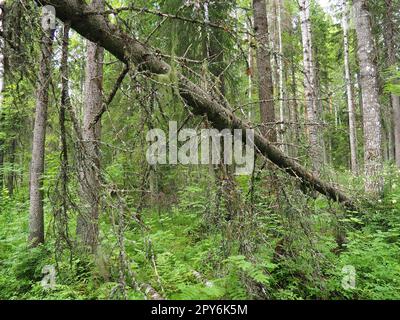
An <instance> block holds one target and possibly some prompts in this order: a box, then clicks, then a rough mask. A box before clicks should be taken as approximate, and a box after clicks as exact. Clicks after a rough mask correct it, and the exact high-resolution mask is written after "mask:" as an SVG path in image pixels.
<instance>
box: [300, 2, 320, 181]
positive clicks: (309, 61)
mask: <svg viewBox="0 0 400 320" xmlns="http://www.w3.org/2000/svg"><path fill="white" fill-rule="evenodd" d="M310 6H311V2H310V0H301V1H300V17H301V35H302V43H303V66H304V95H305V100H306V116H307V122H308V136H309V141H310V152H309V154H310V158H311V162H312V167H313V171H314V173H315V174H317V175H318V174H319V173H320V171H321V167H322V159H323V150H322V146H321V138H320V132H319V131H320V128H319V116H318V114H319V112H318V106H317V96H316V91H315V90H316V81H315V69H314V61H313V54H312V40H311V21H310Z"/></svg>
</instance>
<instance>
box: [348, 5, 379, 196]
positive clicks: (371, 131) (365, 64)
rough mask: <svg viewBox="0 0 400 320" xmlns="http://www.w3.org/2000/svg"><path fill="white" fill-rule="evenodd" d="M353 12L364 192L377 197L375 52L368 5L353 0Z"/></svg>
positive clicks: (377, 109)
mask: <svg viewBox="0 0 400 320" xmlns="http://www.w3.org/2000/svg"><path fill="white" fill-rule="evenodd" d="M353 8H354V13H355V26H356V32H357V41H358V51H357V55H358V60H359V64H360V73H361V90H362V101H363V108H362V109H363V122H364V166H365V190H366V191H367V192H371V193H373V194H379V193H380V192H381V191H382V188H383V179H382V150H381V147H382V146H381V145H382V124H381V119H380V109H381V107H380V105H379V99H378V81H377V64H376V49H375V46H374V42H373V38H372V26H371V20H370V13H369V12H368V8H367V2H366V1H365V0H353Z"/></svg>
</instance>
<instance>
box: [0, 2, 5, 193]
mask: <svg viewBox="0 0 400 320" xmlns="http://www.w3.org/2000/svg"><path fill="white" fill-rule="evenodd" d="M4 4H5V1H4V0H0V33H1V35H0V121H1V118H2V117H3V89H4V50H5V40H4V38H3V34H4V27H3V26H4V22H3V20H4ZM3 144H4V143H3V139H2V138H1V137H0V197H1V194H2V189H3V180H4V177H3V164H4V150H3Z"/></svg>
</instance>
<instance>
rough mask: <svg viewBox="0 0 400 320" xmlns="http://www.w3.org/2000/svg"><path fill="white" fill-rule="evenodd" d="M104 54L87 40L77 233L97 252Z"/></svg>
mask: <svg viewBox="0 0 400 320" xmlns="http://www.w3.org/2000/svg"><path fill="white" fill-rule="evenodd" d="M89 7H90V9H91V10H94V11H102V10H104V0H93V1H92V3H91V5H90V6H89ZM103 58H104V49H103V48H102V47H100V46H99V45H97V44H96V43H93V42H91V41H89V40H88V41H87V53H86V69H85V78H86V80H85V92H84V99H85V101H84V115H83V130H82V137H83V140H84V141H83V143H84V145H85V149H84V153H85V154H84V157H85V158H86V159H85V161H83V162H82V164H83V165H82V168H81V169H80V170H81V187H82V191H83V198H84V199H83V200H84V204H85V205H84V211H83V212H81V213H80V214H79V216H78V222H77V229H76V230H77V235H78V237H79V238H80V240H81V241H82V243H83V244H84V245H86V246H88V247H90V248H91V249H92V251H93V252H94V251H95V249H96V246H97V244H98V233H99V227H98V219H99V202H100V193H101V192H100V140H101V121H97V122H96V123H95V124H94V125H93V123H94V119H95V117H96V115H97V114H99V113H100V112H101V110H102V105H103Z"/></svg>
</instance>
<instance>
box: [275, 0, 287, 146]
mask: <svg viewBox="0 0 400 320" xmlns="http://www.w3.org/2000/svg"><path fill="white" fill-rule="evenodd" d="M276 2H277V25H278V44H279V54H278V70H279V121H280V123H281V124H280V130H279V142H280V143H281V150H282V151H285V150H286V151H287V148H286V147H285V137H284V132H285V124H284V122H285V110H284V106H285V104H284V98H285V89H284V87H283V83H284V81H283V80H284V79H283V44H282V21H281V20H282V13H281V11H282V3H281V0H277V1H276Z"/></svg>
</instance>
